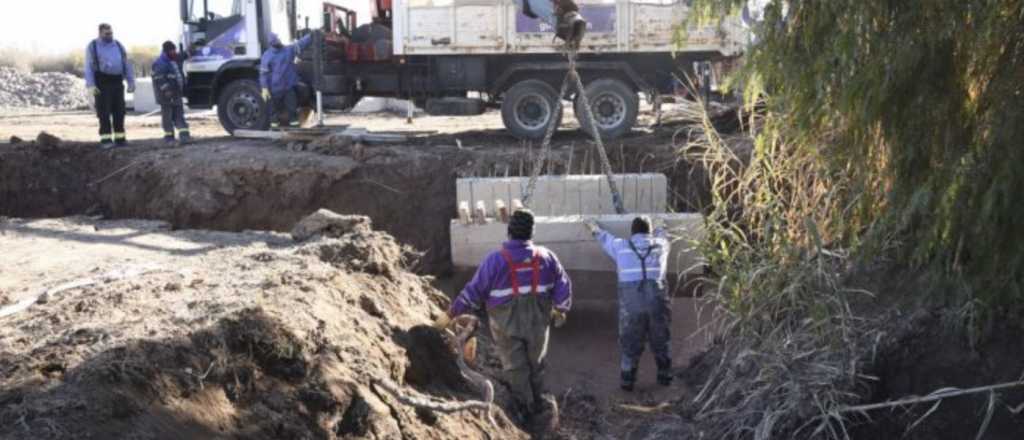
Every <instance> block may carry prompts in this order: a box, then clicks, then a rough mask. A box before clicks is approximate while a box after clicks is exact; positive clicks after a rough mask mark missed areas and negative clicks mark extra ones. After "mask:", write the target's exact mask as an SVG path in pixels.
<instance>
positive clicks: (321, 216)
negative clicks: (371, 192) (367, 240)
mask: <svg viewBox="0 0 1024 440" xmlns="http://www.w3.org/2000/svg"><path fill="white" fill-rule="evenodd" d="M353 232H355V233H363V234H365V233H369V232H370V218H369V217H367V216H365V215H341V214H337V213H335V212H332V211H330V210H327V209H320V210H318V211H316V212H314V213H312V214H310V215H309V216H307V217H306V218H303V219H302V220H300V221H299V222H298V223H296V224H295V228H294V229H292V238H294V239H295V241H305V240H308V239H310V238H312V237H314V236H316V235H323V236H326V237H341V236H342V235H345V234H348V233H353Z"/></svg>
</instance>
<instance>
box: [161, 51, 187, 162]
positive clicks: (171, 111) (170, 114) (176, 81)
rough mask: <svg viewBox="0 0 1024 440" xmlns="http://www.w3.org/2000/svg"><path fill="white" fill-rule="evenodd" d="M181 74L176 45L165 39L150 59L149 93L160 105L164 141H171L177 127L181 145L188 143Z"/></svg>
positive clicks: (183, 77) (170, 142)
mask: <svg viewBox="0 0 1024 440" xmlns="http://www.w3.org/2000/svg"><path fill="white" fill-rule="evenodd" d="M184 91H185V76H184V75H182V73H181V66H179V65H178V48H177V46H175V45H174V43H173V42H170V41H165V42H164V45H163V48H162V51H161V53H160V57H159V58H157V59H156V61H154V62H153V94H154V96H156V102H157V103H158V104H160V115H161V119H162V122H163V128H164V143H165V144H167V145H172V144H174V129H175V128H177V129H178V141H179V142H180V143H181V145H184V144H187V143H189V141H191V140H192V135H191V133H190V132H189V129H188V122H186V121H185V104H184V102H183V100H182V95H184Z"/></svg>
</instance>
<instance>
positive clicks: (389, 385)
mask: <svg viewBox="0 0 1024 440" xmlns="http://www.w3.org/2000/svg"><path fill="white" fill-rule="evenodd" d="M453 325H454V327H455V329H456V332H454V333H453V332H452V331H450V330H445V332H446V333H448V334H449V336H452V348H453V349H454V350H455V352H456V356H455V361H456V363H457V364H458V366H459V372H460V373H462V377H463V378H465V379H466V380H467V381H469V382H470V383H472V384H473V385H476V386H477V387H478V388H479V389H480V392H481V394H483V397H484V400H482V401H481V400H467V401H462V402H445V401H438V400H435V399H432V398H430V397H426V396H422V395H417V394H418V393H416V392H415V391H412V390H403V389H402V387H400V386H399V385H398V384H396V383H394V382H392V381H391V380H389V379H379V380H375V381H374V385H376V386H379V387H380V388H383V389H384V390H386V391H387V392H388V393H390V394H392V395H393V396H395V398H397V399H398V400H399V401H400V402H402V403H404V404H406V405H409V406H412V407H414V408H421V409H428V410H432V411H438V412H442V413H446V414H450V413H454V412H459V411H467V410H473V409H480V410H483V411H484V412H485V414H486V416H487V420H488V421H489V422H491V425H492V426H495V427H497V426H498V423H497V421H495V419H494V383H493V382H491V380H490V379H488V378H487V377H486V376H484V375H483V374H480V373H478V372H476V371H475V370H473V369H472V368H470V367H469V366H468V365H466V361H465V359H464V353H466V344H467V341H469V339H470V337H471V336H472V335H473V333H474V332H475V331H476V328H477V326H478V325H479V321H478V320H477V319H476V318H475V317H472V316H460V317H459V318H457V319H456V320H455V321H454V323H453Z"/></svg>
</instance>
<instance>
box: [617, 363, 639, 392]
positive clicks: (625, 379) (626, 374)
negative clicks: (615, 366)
mask: <svg viewBox="0 0 1024 440" xmlns="http://www.w3.org/2000/svg"><path fill="white" fill-rule="evenodd" d="M621 379H622V381H621V382H620V383H619V388H622V391H633V385H634V384H636V368H634V369H632V370H629V371H623V372H622V376H621Z"/></svg>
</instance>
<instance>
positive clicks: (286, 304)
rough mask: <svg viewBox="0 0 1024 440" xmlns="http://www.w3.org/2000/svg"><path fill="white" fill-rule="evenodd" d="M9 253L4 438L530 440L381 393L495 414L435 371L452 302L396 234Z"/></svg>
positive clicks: (87, 243)
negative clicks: (440, 327)
mask: <svg viewBox="0 0 1024 440" xmlns="http://www.w3.org/2000/svg"><path fill="white" fill-rule="evenodd" d="M0 241H2V243H3V245H2V246H3V248H4V249H5V252H4V256H3V260H4V261H3V267H4V268H5V270H4V277H3V284H2V289H3V290H5V291H6V292H8V293H9V294H10V295H11V298H10V299H11V300H12V301H13V302H14V305H8V306H7V307H4V308H0V316H4V315H6V316H4V317H2V318H0V322H2V326H0V351H2V352H3V353H2V354H0V437H2V438H136V439H139V438H238V437H240V436H241V437H245V438H342V437H364V438H399V437H404V438H456V437H458V438H487V437H488V436H490V437H491V438H521V437H523V436H524V435H523V434H522V433H521V432H519V431H518V430H517V429H516V428H514V427H513V426H512V425H511V424H510V422H509V421H508V420H507V418H505V417H504V416H503V415H502V414H499V417H498V426H496V427H495V426H490V425H489V423H488V422H487V421H486V419H483V418H481V416H480V415H479V414H473V413H468V412H467V413H459V414H455V415H439V414H432V413H428V412H417V411H415V410H413V409H411V408H408V407H405V406H403V405H402V404H400V403H398V401H397V400H396V399H395V398H394V397H393V396H391V395H389V394H387V393H383V392H382V391H380V390H377V389H376V388H375V387H374V386H372V382H373V381H374V380H379V379H381V378H387V379H390V380H393V381H395V382H399V383H406V384H408V386H409V387H412V388H414V389H420V390H424V391H426V392H428V393H430V394H432V395H435V396H438V397H440V398H443V399H468V398H476V397H477V396H474V395H473V393H472V390H471V388H470V387H468V386H467V384H466V383H464V381H463V380H462V379H461V376H459V375H458V373H457V367H455V364H454V358H453V357H451V356H448V357H445V356H421V355H417V352H424V351H426V352H431V353H435V352H436V353H444V352H446V351H445V346H444V343H443V340H442V339H441V337H440V334H439V333H438V332H437V331H435V330H433V329H430V328H428V327H425V325H427V324H429V323H430V322H431V321H432V319H434V318H436V316H437V315H438V314H439V313H440V312H441V310H442V309H441V306H442V305H443V304H444V303H445V301H446V299H445V297H444V296H443V294H442V293H441V292H439V291H437V290H435V289H434V288H433V287H431V286H430V284H429V282H428V280H427V279H424V278H422V277H419V276H416V275H413V274H411V273H409V272H407V271H406V270H405V269H404V268H403V267H404V266H405V261H406V260H407V259H409V258H411V257H413V255H412V254H411V253H410V251H409V250H408V249H404V248H402V247H401V246H400V245H398V244H397V243H396V242H395V241H394V240H393V239H391V238H390V237H389V236H387V235H386V234H383V233H379V232H366V231H355V232H350V233H348V234H346V235H344V236H341V237H340V238H324V237H318V238H316V239H313V240H311V241H309V242H305V243H295V242H293V241H292V239H291V238H290V237H289V236H287V235H285V234H276V233H264V232H250V233H224V232H212V231H173V232H172V231H169V228H168V225H167V224H165V223H161V222H152V221H98V220H93V219H89V218H84V217H75V218H65V219H48V220H6V221H5V223H4V226H3V235H2V236H0ZM44 292H45V293H44ZM40 294H41V295H40ZM25 299H28V300H30V302H31V304H30V305H28V307H27V308H22V307H19V306H18V302H19V301H21V300H25ZM33 299H34V301H32V300H33ZM413 392H416V391H413Z"/></svg>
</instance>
